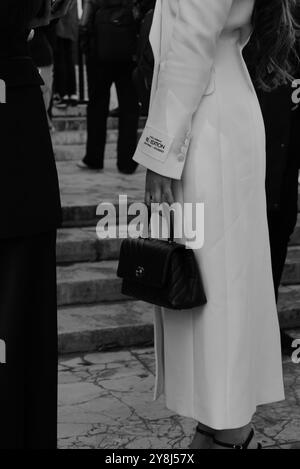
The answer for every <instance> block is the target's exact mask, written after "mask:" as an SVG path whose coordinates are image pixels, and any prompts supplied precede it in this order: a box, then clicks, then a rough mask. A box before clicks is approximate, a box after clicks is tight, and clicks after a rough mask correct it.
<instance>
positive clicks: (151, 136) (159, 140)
mask: <svg viewBox="0 0 300 469" xmlns="http://www.w3.org/2000/svg"><path fill="white" fill-rule="evenodd" d="M190 140H191V130H190V129H189V130H188V131H186V132H185V133H184V134H183V136H182V137H181V138H178V137H174V136H171V135H168V134H166V133H164V132H161V131H159V130H158V129H156V128H155V127H153V126H150V125H146V127H145V129H144V131H143V133H142V136H141V138H140V141H139V143H138V146H137V149H136V152H135V154H134V157H133V159H134V161H136V162H137V163H139V164H141V165H142V166H145V167H146V168H147V169H150V170H151V171H154V172H155V173H158V174H161V175H162V176H166V177H170V178H172V179H181V175H182V171H183V168H184V164H185V160H186V156H187V152H188V148H189V145H190Z"/></svg>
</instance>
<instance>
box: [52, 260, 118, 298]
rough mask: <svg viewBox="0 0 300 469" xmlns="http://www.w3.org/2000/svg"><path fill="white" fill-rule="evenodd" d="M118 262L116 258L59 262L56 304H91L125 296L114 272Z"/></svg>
mask: <svg viewBox="0 0 300 469" xmlns="http://www.w3.org/2000/svg"><path fill="white" fill-rule="evenodd" d="M117 265H118V263H117V261H102V262H82V263H77V264H71V265H59V266H58V267H57V302H58V305H59V306H67V305H79V304H94V303H99V302H103V301H120V300H124V299H126V297H124V296H123V295H122V293H121V279H119V278H118V277H117V275H116V272H117Z"/></svg>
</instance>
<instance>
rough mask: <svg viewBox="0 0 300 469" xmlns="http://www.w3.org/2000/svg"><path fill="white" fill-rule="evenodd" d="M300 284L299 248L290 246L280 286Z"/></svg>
mask: <svg viewBox="0 0 300 469" xmlns="http://www.w3.org/2000/svg"><path fill="white" fill-rule="evenodd" d="M299 283H300V247H299V246H292V247H290V248H289V250H288V255H287V260H286V264H285V267H284V272H283V277H282V284H283V285H294V284H299Z"/></svg>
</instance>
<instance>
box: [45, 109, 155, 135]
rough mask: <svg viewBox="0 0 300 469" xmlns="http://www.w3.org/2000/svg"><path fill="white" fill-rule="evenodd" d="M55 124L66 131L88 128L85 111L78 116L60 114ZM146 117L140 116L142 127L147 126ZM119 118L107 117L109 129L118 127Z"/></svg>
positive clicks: (62, 130)
mask: <svg viewBox="0 0 300 469" xmlns="http://www.w3.org/2000/svg"><path fill="white" fill-rule="evenodd" d="M52 122H53V125H54V127H55V129H56V131H57V132H65V131H70V130H86V116H85V113H81V114H80V113H79V114H78V115H76V116H72V115H63V114H62V115H58V116H56V117H54V118H53V120H52ZM145 122H146V118H145V117H140V120H139V127H140V128H141V129H142V128H143V127H144V126H145ZM118 125H119V119H117V118H116V117H109V118H108V119H107V129H108V130H112V129H117V128H118Z"/></svg>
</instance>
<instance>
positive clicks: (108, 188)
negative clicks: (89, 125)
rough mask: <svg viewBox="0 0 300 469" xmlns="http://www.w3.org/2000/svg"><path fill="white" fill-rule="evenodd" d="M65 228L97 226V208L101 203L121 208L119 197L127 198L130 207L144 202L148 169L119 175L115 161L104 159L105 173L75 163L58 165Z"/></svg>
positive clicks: (140, 168) (139, 169) (67, 162)
mask: <svg viewBox="0 0 300 469" xmlns="http://www.w3.org/2000/svg"><path fill="white" fill-rule="evenodd" d="M57 169H58V175H59V181H60V189H61V199H62V206H63V220H64V223H63V226H64V227H82V226H94V227H96V224H97V216H96V208H97V206H98V205H99V204H100V203H101V202H111V203H113V204H114V205H115V206H118V201H119V194H125V195H127V196H128V204H129V203H131V202H141V201H143V199H144V186H145V170H144V168H142V167H141V166H140V167H139V168H138V169H137V171H136V173H135V174H133V175H124V174H121V173H119V172H118V170H117V168H116V160H114V159H112V158H108V159H107V160H105V170H104V172H102V173H99V172H94V171H85V170H81V169H79V168H78V167H77V166H76V162H75V161H64V162H59V163H57Z"/></svg>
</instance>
